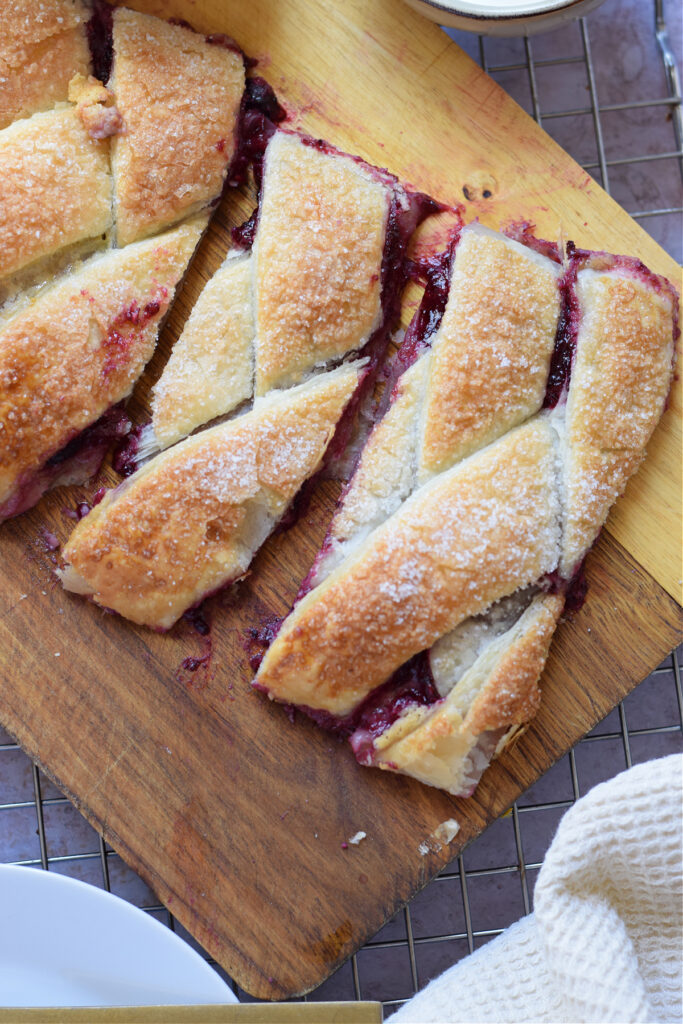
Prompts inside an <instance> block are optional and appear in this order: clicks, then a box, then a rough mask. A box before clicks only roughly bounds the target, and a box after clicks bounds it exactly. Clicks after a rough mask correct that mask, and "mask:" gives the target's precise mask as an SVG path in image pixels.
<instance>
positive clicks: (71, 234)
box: [0, 107, 112, 278]
mask: <svg viewBox="0 0 683 1024" xmlns="http://www.w3.org/2000/svg"><path fill="white" fill-rule="evenodd" d="M111 223H112V212H111V178H110V175H109V161H108V153H107V143H105V142H98V141H96V140H95V139H92V138H91V137H90V135H89V134H88V132H87V131H86V130H85V128H84V127H83V125H82V124H81V121H80V119H79V118H78V116H77V114H76V112H75V110H74V109H73V108H71V107H68V108H65V109H59V110H51V111H48V112H47V113H42V114H35V115H34V116H33V117H31V118H26V119H24V120H22V121H17V122H16V124H13V125H11V126H10V127H9V128H5V129H4V131H2V132H0V237H1V238H2V246H1V247H0V278H7V277H8V276H9V275H11V274H13V273H14V272H15V271H18V270H19V269H21V268H23V267H26V266H28V265H29V264H32V263H34V262H35V261H37V260H39V259H41V258H44V257H48V256H51V255H52V254H54V253H56V252H59V250H61V249H65V248H66V247H68V246H71V245H73V244H74V243H76V242H80V241H81V240H82V239H86V238H94V237H95V236H98V235H101V234H102V233H103V232H106V231H108V230H109V228H110V227H111Z"/></svg>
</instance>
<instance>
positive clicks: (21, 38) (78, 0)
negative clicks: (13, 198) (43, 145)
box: [0, 0, 90, 128]
mask: <svg viewBox="0 0 683 1024" xmlns="http://www.w3.org/2000/svg"><path fill="white" fill-rule="evenodd" d="M88 17H89V11H88V9H87V7H86V5H85V3H83V2H82V0H0V24H2V34H1V35H0V128H5V127H6V126H7V125H8V124H10V123H11V122H12V121H15V120H16V119H17V118H20V117H27V116H28V115H30V114H34V113H36V112H37V111H40V110H48V109H49V108H50V107H53V106H54V105H55V104H56V103H59V102H61V101H63V100H66V98H67V95H68V87H69V81H70V80H71V78H72V77H73V76H74V75H76V74H82V75H87V74H88V73H89V71H90V53H89V50H88V41H87V38H86V33H85V23H86V22H87V20H88Z"/></svg>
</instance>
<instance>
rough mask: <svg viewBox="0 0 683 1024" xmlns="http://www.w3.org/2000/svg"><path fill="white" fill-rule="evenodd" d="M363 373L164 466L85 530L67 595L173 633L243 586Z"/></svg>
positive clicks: (130, 486) (115, 496)
mask: <svg viewBox="0 0 683 1024" xmlns="http://www.w3.org/2000/svg"><path fill="white" fill-rule="evenodd" d="M362 372H363V363H362V362H356V363H350V364H345V365H343V366H341V367H339V368H338V369H337V370H334V371H332V372H331V373H327V374H320V375H319V376H317V377H314V378H313V379H312V380H310V381H308V382H306V383H305V384H302V385H300V386H299V387H297V388H293V389H292V390H290V391H285V392H275V393H273V394H272V395H268V396H267V397H266V398H263V399H259V400H258V401H257V402H256V404H255V405H254V408H253V409H252V411H251V412H248V413H246V414H245V415H243V416H239V417H237V418H236V419H233V420H230V421H229V422H228V423H224V424H221V425H219V426H216V427H213V428H211V429H210V430H205V431H203V432H202V433H200V434H197V435H196V436H194V437H191V438H188V439H187V440H185V441H183V442H182V443H181V444H179V445H176V446H175V447H173V448H171V449H169V450H168V451H166V452H163V453H162V454H161V455H158V456H157V457H156V458H155V459H152V461H151V462H148V463H147V464H146V465H145V466H143V467H142V468H141V469H139V470H138V471H137V473H135V474H134V475H133V476H132V477H130V478H129V479H128V480H126V481H124V483H122V484H121V485H120V486H119V487H118V488H116V489H115V490H113V491H109V492H108V493H107V494H106V496H105V497H104V499H103V501H102V502H101V504H99V505H96V506H95V508H93V510H92V511H91V512H90V513H89V514H88V516H87V517H86V518H85V519H83V520H81V522H80V523H79V524H78V526H77V527H76V529H75V530H74V532H73V533H72V535H71V537H70V538H69V541H68V543H67V544H66V546H65V548H64V552H63V554H64V559H65V562H66V566H67V567H66V569H65V570H64V571H63V573H62V582H63V583H64V586H65V587H66V588H67V589H69V590H75V591H77V592H78V593H81V594H89V595H92V598H93V600H94V601H96V602H97V603H98V604H101V605H104V606H105V607H107V608H112V609H114V610H115V611H117V612H119V613H120V614H121V615H125V616H126V618H129V619H131V620H132V621H133V622H137V623H140V624H143V625H147V626H152V627H154V628H156V629H168V628H170V626H172V625H173V623H174V622H175V621H176V620H177V619H178V618H179V617H180V616H181V615H182V614H183V612H184V611H186V610H187V609H188V608H189V607H190V606H192V605H195V604H197V603H198V602H200V601H201V600H202V598H204V597H206V595H207V594H209V593H211V592H213V591H215V590H217V589H219V588H220V587H222V586H224V585H226V584H227V583H230V582H233V581H235V580H237V579H239V578H240V577H241V576H243V575H244V573H245V572H246V571H247V568H248V566H249V564H250V562H251V560H252V558H253V556H254V553H255V552H256V551H257V550H258V548H259V547H260V546H261V544H263V542H264V541H265V539H266V538H267V536H268V535H269V534H270V532H271V531H272V530H273V528H274V527H275V525H276V524H277V522H278V521H279V520H280V518H281V517H282V515H283V514H284V512H285V511H286V509H287V507H288V505H289V504H290V502H291V501H292V499H293V498H294V496H295V495H296V493H297V491H298V490H299V488H300V487H301V485H302V484H303V482H304V481H305V480H306V479H307V478H308V477H310V476H311V475H312V474H313V473H314V472H315V471H316V469H317V468H318V467H319V466H320V464H321V461H322V459H323V457H324V455H325V451H326V449H327V446H328V444H329V442H330V440H331V438H332V436H333V435H334V432H335V428H336V425H337V423H338V421H339V418H340V417H341V415H342V413H343V411H344V409H345V407H346V405H347V403H348V402H349V400H350V398H351V396H352V395H353V393H354V391H355V389H356V388H357V386H358V380H359V376H360V374H361V373H362Z"/></svg>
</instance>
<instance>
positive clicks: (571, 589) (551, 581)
mask: <svg viewBox="0 0 683 1024" xmlns="http://www.w3.org/2000/svg"><path fill="white" fill-rule="evenodd" d="M587 557H588V556H587V555H586V556H585V557H584V559H583V561H582V562H581V563H580V565H579V566H578V568H577V569H575V570H574V573H573V575H572V577H571V579H565V578H564V577H563V576H560V574H559V572H558V571H557V569H556V570H555V571H554V572H549V573H546V575H545V576H544V577H543V579H542V580H541V581H540V587H541V589H542V590H544V591H545V592H546V593H547V594H564V609H563V615H567V616H569V618H572V617H573V616H574V615H575V614H576V613H577V612H578V611H580V610H581V608H582V607H583V604H584V601H585V600H586V595H587V593H588V579H587V577H586V558H587Z"/></svg>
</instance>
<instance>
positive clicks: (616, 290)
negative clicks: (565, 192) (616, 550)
mask: <svg viewBox="0 0 683 1024" xmlns="http://www.w3.org/2000/svg"><path fill="white" fill-rule="evenodd" d="M576 295H577V299H578V307H579V314H580V321H579V326H578V334H577V339H576V354H575V356H574V363H573V367H572V376H571V383H570V387H569V394H568V396H567V401H566V407H565V409H564V410H562V409H560V410H558V412H559V414H560V415H559V416H558V417H557V421H558V429H559V430H560V432H561V434H562V435H563V450H564V463H565V473H564V489H565V502H566V517H565V524H564V539H563V550H562V558H561V561H560V572H561V574H562V575H563V576H565V577H567V578H569V577H571V576H572V574H573V573H574V571H575V570H576V568H577V566H578V565H579V564H580V563H581V561H582V559H583V557H584V555H585V553H586V551H587V550H588V549H589V548H590V547H591V545H592V544H593V543H594V541H595V539H596V537H597V536H598V533H599V532H600V530H601V528H602V526H603V524H604V522H605V520H606V518H607V513H608V512H609V510H610V508H611V506H612V505H613V504H614V502H615V501H616V499H617V498H618V497H619V495H620V494H621V493H622V491H623V490H624V488H625V487H626V483H627V481H628V479H629V477H630V476H632V474H633V473H634V472H635V471H636V470H637V469H638V467H639V466H640V464H641V462H642V460H643V459H644V458H645V454H646V452H645V446H646V445H647V443H648V441H649V440H650V437H651V436H652V432H653V430H654V428H655V427H656V425H657V423H658V421H659V418H660V416H661V415H662V412H663V410H664V405H665V402H666V398H667V395H668V393H669V387H670V385H671V377H672V373H673V345H674V339H673V321H674V308H673V299H672V293H671V292H670V291H668V290H664V289H657V288H656V287H655V284H654V281H653V279H651V278H645V277H643V276H638V275H637V274H635V273H634V272H633V271H629V270H628V269H626V268H624V269H622V268H619V267H617V268H616V269H615V270H613V271H607V272H601V271H597V270H592V269H590V268H588V269H585V270H579V273H578V275H577V282H576Z"/></svg>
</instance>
